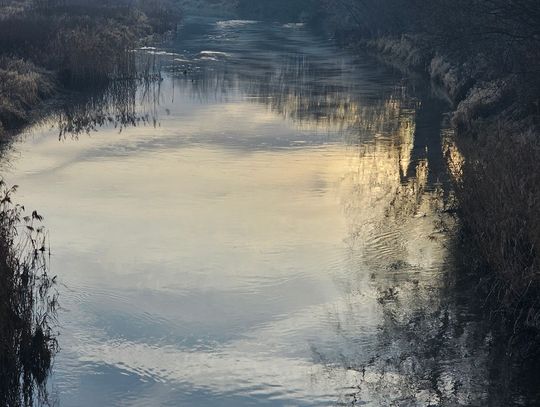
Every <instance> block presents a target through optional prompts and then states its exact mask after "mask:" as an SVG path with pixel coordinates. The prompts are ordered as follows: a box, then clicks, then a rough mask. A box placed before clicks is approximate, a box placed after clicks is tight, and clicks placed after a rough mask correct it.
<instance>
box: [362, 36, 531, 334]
mask: <svg viewBox="0 0 540 407" xmlns="http://www.w3.org/2000/svg"><path fill="white" fill-rule="evenodd" d="M361 45H362V46H363V47H365V48H367V49H369V50H370V51H371V52H373V53H375V54H377V55H380V56H382V57H383V58H386V59H389V60H390V61H392V62H393V63H394V64H397V65H399V66H401V67H402V68H404V69H409V70H415V71H419V70H420V71H422V72H424V74H426V75H428V76H429V78H430V80H431V81H433V82H434V83H436V84H437V85H438V86H439V87H442V89H444V90H445V92H446V95H447V96H448V99H449V100H450V101H451V102H452V104H453V112H452V115H451V117H452V119H451V122H452V125H453V128H454V137H452V138H451V139H449V140H447V150H446V151H445V153H446V157H447V160H448V165H449V170H450V173H451V175H452V179H453V182H454V190H455V193H456V196H457V198H458V202H459V207H458V213H459V216H460V220H461V223H462V225H463V230H464V234H465V236H464V238H466V239H467V240H468V241H469V242H470V243H472V244H473V247H474V249H475V251H476V253H477V254H479V255H480V256H481V258H482V259H483V267H482V270H483V271H482V272H481V271H480V269H479V270H478V271H479V273H481V274H483V276H482V277H487V275H486V273H489V271H491V272H492V273H493V274H494V275H492V276H491V277H490V278H489V279H488V280H483V282H484V284H486V283H487V281H489V282H488V283H487V284H488V286H487V287H483V291H485V293H486V294H489V297H490V298H491V299H494V300H495V301H496V302H497V303H498V305H499V306H502V307H503V308H504V309H505V314H506V317H507V318H509V320H510V321H512V323H513V324H514V325H515V326H522V327H523V328H534V329H540V303H539V301H538V298H539V296H538V294H539V293H540V269H539V266H540V264H539V261H540V259H539V256H538V252H537V251H538V248H539V247H540V241H539V240H538V239H539V236H540V233H539V231H540V223H539V219H538V213H539V210H540V207H539V204H540V194H539V193H538V190H537V188H536V185H538V177H539V176H540V175H539V174H540V166H539V163H540V142H539V138H538V126H537V122H538V112H537V111H535V109H534V108H532V109H531V104H532V105H533V106H535V105H536V104H537V102H535V101H534V100H529V99H524V98H522V97H520V95H523V92H522V91H520V87H522V86H523V84H521V83H519V80H520V79H521V78H519V77H518V76H517V75H508V76H506V77H501V76H499V75H492V74H491V72H488V73H486V67H483V69H479V67H477V66H472V64H467V63H462V64H458V63H453V62H451V59H450V58H445V57H444V56H441V55H440V54H438V53H435V52H433V51H431V50H430V49H429V48H427V47H425V46H423V44H422V40H421V39H419V38H418V37H416V38H415V37H409V36H402V37H400V38H395V37H394V38H392V37H381V38H376V39H372V40H367V41H362V42H361ZM487 70H488V71H489V67H488V69H487ZM487 270H489V271H487Z"/></svg>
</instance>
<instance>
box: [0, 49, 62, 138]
mask: <svg viewBox="0 0 540 407" xmlns="http://www.w3.org/2000/svg"><path fill="white" fill-rule="evenodd" d="M53 89H54V80H53V78H52V75H51V74H50V73H49V72H47V71H45V70H43V69H41V68H38V67H36V66H35V65H34V64H33V63H31V62H27V61H24V60H22V59H19V58H7V57H0V131H1V129H2V128H9V127H12V126H14V125H16V124H21V123H24V122H26V121H27V120H28V119H29V110H30V108H31V107H32V106H34V105H35V104H36V103H38V102H39V101H40V100H41V99H42V98H43V97H45V96H47V95H49V94H51V93H52V91H53Z"/></svg>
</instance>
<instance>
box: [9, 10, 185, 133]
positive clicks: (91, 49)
mask: <svg viewBox="0 0 540 407" xmlns="http://www.w3.org/2000/svg"><path fill="white" fill-rule="evenodd" d="M179 19H180V14H179V12H178V10H177V9H176V8H175V7H174V6H173V4H172V3H168V2H166V0H138V1H137V2H136V6H131V5H123V4H122V2H117V3H115V5H114V6H113V5H110V4H108V3H106V2H93V3H79V2H77V1H76V0H71V1H69V0H66V1H55V0H35V1H33V2H23V1H16V0H11V1H8V2H6V4H5V5H3V6H0V129H1V128H2V127H3V128H10V127H14V126H19V125H20V124H22V123H24V122H27V121H28V120H29V112H30V110H31V108H32V107H34V106H35V105H36V104H37V103H38V102H39V101H40V100H41V99H42V98H43V97H45V96H48V95H50V94H51V93H52V92H53V90H54V89H55V88H56V89H59V88H61V87H68V88H80V87H86V86H95V85H96V84H103V83H107V82H108V81H110V80H115V79H127V78H135V77H136V76H137V70H136V65H135V61H134V55H133V53H132V52H131V51H132V50H133V49H134V48H135V47H136V45H137V43H138V41H139V40H140V39H141V38H143V37H147V36H150V35H152V34H154V33H163V32H165V31H169V30H174V29H175V28H176V24H177V22H178V20H179ZM55 83H56V84H57V86H56V87H55Z"/></svg>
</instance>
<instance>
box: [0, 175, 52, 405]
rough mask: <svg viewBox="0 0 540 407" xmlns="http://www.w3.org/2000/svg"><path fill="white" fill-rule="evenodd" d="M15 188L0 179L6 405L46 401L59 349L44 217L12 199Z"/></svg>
mask: <svg viewBox="0 0 540 407" xmlns="http://www.w3.org/2000/svg"><path fill="white" fill-rule="evenodd" d="M15 191H16V187H11V188H9V187H8V186H7V185H6V184H5V182H4V181H3V180H1V179H0V404H1V405H2V406H9V407H12V406H13V407H17V406H33V405H40V404H44V403H46V401H47V389H46V382H47V376H48V374H49V371H50V369H51V366H52V361H53V358H54V355H55V353H56V352H57V350H58V345H57V341H56V334H55V332H54V330H53V329H54V326H55V324H56V308H57V305H58V300H57V294H56V293H55V290H54V284H55V278H54V277H51V276H50V275H49V274H48V257H47V252H48V248H47V247H46V232H45V230H44V228H43V226H42V225H41V221H42V217H41V215H39V214H38V213H37V212H35V211H34V212H33V213H32V214H31V215H29V216H24V207H22V206H20V205H15V204H13V203H12V195H13V193H14V192H15Z"/></svg>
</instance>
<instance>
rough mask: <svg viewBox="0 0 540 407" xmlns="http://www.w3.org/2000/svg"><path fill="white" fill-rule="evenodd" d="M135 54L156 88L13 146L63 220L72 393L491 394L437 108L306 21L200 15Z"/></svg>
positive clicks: (77, 114)
mask: <svg viewBox="0 0 540 407" xmlns="http://www.w3.org/2000/svg"><path fill="white" fill-rule="evenodd" d="M139 53H141V54H144V55H146V56H150V59H148V58H147V60H152V61H153V60H154V58H155V59H156V60H157V61H158V62H157V63H158V64H160V65H162V66H163V70H164V79H163V81H162V82H161V83H159V84H158V83H154V84H150V85H148V86H139V87H133V86H129V85H126V87H125V88H121V89H120V87H119V89H116V91H115V92H116V93H115V92H113V94H112V96H111V95H109V97H108V98H105V99H104V100H106V102H104V101H102V102H93V103H87V104H86V105H84V106H79V107H77V106H71V107H70V109H68V110H67V111H66V112H64V113H62V114H61V115H60V116H58V115H54V117H51V118H50V119H48V120H46V121H45V122H44V123H42V124H41V125H38V126H35V127H34V128H32V129H31V130H30V131H29V132H27V133H26V134H25V135H22V136H20V137H19V139H18V140H17V141H16V142H15V143H14V144H13V145H12V146H11V148H10V150H9V151H8V152H7V153H6V159H5V162H4V167H5V170H4V172H5V173H6V179H7V181H8V182H9V183H11V184H18V185H20V192H19V194H18V200H20V201H22V202H24V203H25V204H26V205H27V207H32V208H37V209H38V210H39V211H40V213H42V214H43V215H44V216H45V223H46V225H47V227H48V228H49V230H50V241H51V247H52V258H51V265H50V267H51V270H52V272H53V273H55V274H58V282H59V290H60V303H61V306H62V309H61V311H60V315H59V330H60V332H61V335H60V337H59V341H60V346H61V351H60V353H59V354H58V357H57V359H56V361H55V366H54V374H53V376H52V377H51V379H50V383H51V387H52V393H53V396H54V397H56V398H57V399H58V400H59V402H60V405H62V406H113V405H114V406H128V405H129V406H150V405H152V406H168V405H170V406H178V405H182V406H187V405H193V406H242V405H275V406H285V405H287V406H302V405H305V406H326V405H340V404H345V405H364V404H365V405H374V406H378V405H387V404H388V405H389V404H390V403H391V402H392V401H394V402H396V403H397V405H430V404H431V405H459V404H463V405H472V404H477V405H478V404H482V403H485V402H487V401H488V400H489V399H490V397H492V396H491V393H490V392H489V391H488V390H489V388H490V386H489V383H488V376H489V375H488V371H489V369H490V365H489V363H488V359H489V358H488V357H487V354H488V351H487V348H486V346H487V344H488V343H489V337H486V336H482V335H480V334H479V333H478V332H477V331H476V328H475V326H476V325H475V324H474V319H475V316H474V315H471V314H469V313H468V309H467V308H466V307H465V306H462V302H461V300H460V299H459V295H457V294H455V293H454V294H452V293H448V292H447V291H446V289H445V287H446V280H447V276H448V271H449V270H451V269H452V267H454V265H453V261H452V255H451V250H450V248H451V246H452V230H453V222H452V219H451V217H449V216H448V215H444V213H443V212H444V211H443V210H444V205H445V204H444V202H445V200H446V198H447V197H448V190H447V188H446V187H445V184H446V173H445V166H444V160H443V154H442V150H443V149H442V147H441V140H442V139H443V138H442V135H443V133H444V131H443V130H442V129H441V123H443V113H444V111H445V109H446V106H445V105H444V103H443V102H441V101H439V100H438V99H436V98H435V97H432V96H430V94H429V91H428V90H427V88H425V87H424V86H421V85H417V84H415V83H414V81H413V80H412V79H410V78H404V77H403V75H402V74H400V73H397V72H395V71H393V70H391V69H389V68H387V67H385V66H383V65H382V64H380V63H379V62H377V61H375V60H373V59H372V58H369V57H367V56H361V55H358V56H351V55H350V54H348V53H347V52H345V51H343V50H340V49H339V48H337V47H335V46H334V45H333V44H332V42H330V41H328V40H324V39H321V38H319V37H316V36H314V35H312V34H310V33H309V32H308V31H307V30H306V29H304V28H303V27H302V26H301V25H297V24H290V25H285V26H282V25H277V24H263V23H258V22H248V21H223V22H212V21H207V20H190V21H188V22H187V23H186V24H185V26H184V27H183V29H182V30H181V32H180V35H179V38H178V39H175V40H171V41H170V42H168V43H166V44H165V45H164V46H163V48H162V49H148V48H147V49H143V50H140V51H139ZM85 109H87V110H88V111H85ZM82 112H83V113H82ZM59 119H60V121H59ZM119 122H120V123H119ZM81 129H91V131H90V133H89V134H86V133H85V132H84V131H83V132H80V133H79V134H78V135H77V136H75V135H74V134H73V132H74V131H76V130H81ZM59 133H62V134H61V136H60V137H59ZM471 403H472V404H471Z"/></svg>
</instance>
